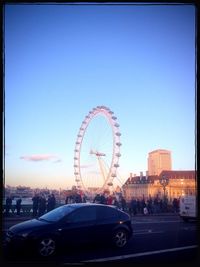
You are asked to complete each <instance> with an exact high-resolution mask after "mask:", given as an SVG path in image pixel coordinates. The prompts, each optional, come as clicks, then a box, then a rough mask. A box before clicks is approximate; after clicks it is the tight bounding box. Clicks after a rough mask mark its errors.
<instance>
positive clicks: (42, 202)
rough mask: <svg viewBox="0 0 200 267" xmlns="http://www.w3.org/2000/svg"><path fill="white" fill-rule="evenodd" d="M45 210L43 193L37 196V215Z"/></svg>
mask: <svg viewBox="0 0 200 267" xmlns="http://www.w3.org/2000/svg"><path fill="white" fill-rule="evenodd" d="M45 211H46V198H45V196H44V195H41V196H40V198H39V205H38V213H39V214H38V216H42V215H43V214H44V213H45Z"/></svg>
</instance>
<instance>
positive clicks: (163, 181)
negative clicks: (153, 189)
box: [160, 175, 169, 199]
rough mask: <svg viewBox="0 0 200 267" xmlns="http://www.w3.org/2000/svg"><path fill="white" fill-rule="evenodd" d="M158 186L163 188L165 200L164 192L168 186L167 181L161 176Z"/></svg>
mask: <svg viewBox="0 0 200 267" xmlns="http://www.w3.org/2000/svg"><path fill="white" fill-rule="evenodd" d="M160 184H161V185H162V187H163V191H164V199H165V190H166V186H167V185H168V184H169V179H168V178H167V177H166V176H165V175H163V176H162V177H161V178H160Z"/></svg>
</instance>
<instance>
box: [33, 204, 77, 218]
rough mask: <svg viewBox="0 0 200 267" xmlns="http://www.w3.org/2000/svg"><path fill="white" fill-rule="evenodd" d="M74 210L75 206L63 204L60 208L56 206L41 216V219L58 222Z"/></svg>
mask: <svg viewBox="0 0 200 267" xmlns="http://www.w3.org/2000/svg"><path fill="white" fill-rule="evenodd" d="M73 210H74V207H72V206H70V205H67V206H61V207H59V208H56V209H54V210H52V211H50V212H48V213H46V214H44V215H43V216H41V217H39V218H38V219H39V220H45V221H48V222H57V221H59V220H61V219H62V218H64V217H65V216H66V215H67V214H69V213H70V212H72V211H73Z"/></svg>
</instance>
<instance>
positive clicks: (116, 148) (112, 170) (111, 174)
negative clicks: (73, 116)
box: [74, 106, 122, 193]
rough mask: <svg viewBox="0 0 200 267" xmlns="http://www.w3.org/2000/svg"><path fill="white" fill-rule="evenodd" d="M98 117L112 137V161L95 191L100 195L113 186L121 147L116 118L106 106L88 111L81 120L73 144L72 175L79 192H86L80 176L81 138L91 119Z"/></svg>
mask: <svg viewBox="0 0 200 267" xmlns="http://www.w3.org/2000/svg"><path fill="white" fill-rule="evenodd" d="M98 115H103V116H104V117H105V118H106V119H107V121H108V122H109V124H110V127H111V128H112V136H113V153H112V160H111V164H110V167H109V171H108V174H107V177H106V179H105V181H104V183H103V185H102V186H101V187H100V188H99V189H98V190H97V193H100V192H102V191H104V190H105V189H106V188H108V187H109V186H112V185H113V183H112V182H113V179H114V178H115V177H116V176H117V175H116V172H117V168H118V167H119V157H121V154H120V146H121V145H122V144H121V143H120V136H121V133H120V132H119V124H118V123H117V117H115V116H114V112H113V111H111V110H110V109H109V108H108V107H106V106H97V107H96V108H93V109H92V110H91V111H89V113H88V115H86V116H85V119H84V120H83V122H82V124H81V127H80V129H79V132H78V135H77V139H76V143H75V149H74V175H75V182H76V183H77V188H78V189H79V190H81V191H84V192H87V191H88V188H86V187H85V185H84V182H83V178H82V174H81V166H80V164H81V162H80V157H81V146H82V142H83V138H84V135H85V132H86V130H87V127H88V125H89V123H90V122H91V120H92V119H94V118H95V117H96V116H98Z"/></svg>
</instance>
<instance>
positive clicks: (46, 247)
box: [38, 237, 56, 257]
mask: <svg viewBox="0 0 200 267" xmlns="http://www.w3.org/2000/svg"><path fill="white" fill-rule="evenodd" d="M55 250H56V242H55V240H54V239H53V238H52V237H44V238H41V239H40V241H39V243H38V254H39V256H42V257H49V256H51V255H53V254H54V253H55Z"/></svg>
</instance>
